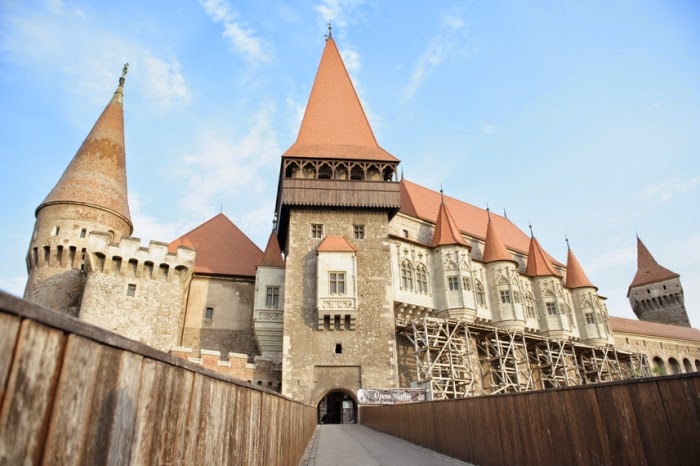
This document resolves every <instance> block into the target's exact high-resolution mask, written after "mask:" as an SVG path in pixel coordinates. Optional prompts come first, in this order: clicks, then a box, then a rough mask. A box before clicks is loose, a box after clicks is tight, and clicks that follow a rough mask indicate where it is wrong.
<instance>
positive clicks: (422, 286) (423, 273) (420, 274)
mask: <svg viewBox="0 0 700 466" xmlns="http://www.w3.org/2000/svg"><path fill="white" fill-rule="evenodd" d="M416 291H417V292H418V293H424V294H428V270H427V269H426V268H425V266H424V265H423V264H418V267H416Z"/></svg>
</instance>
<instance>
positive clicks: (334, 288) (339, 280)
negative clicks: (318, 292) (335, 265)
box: [329, 272, 345, 295]
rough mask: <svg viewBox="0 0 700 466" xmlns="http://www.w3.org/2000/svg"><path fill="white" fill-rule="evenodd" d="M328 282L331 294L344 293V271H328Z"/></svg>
mask: <svg viewBox="0 0 700 466" xmlns="http://www.w3.org/2000/svg"><path fill="white" fill-rule="evenodd" d="M329 283H330V292H331V294H341V295H342V294H345V272H330V276H329Z"/></svg>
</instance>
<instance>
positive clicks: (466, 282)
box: [462, 277, 472, 291]
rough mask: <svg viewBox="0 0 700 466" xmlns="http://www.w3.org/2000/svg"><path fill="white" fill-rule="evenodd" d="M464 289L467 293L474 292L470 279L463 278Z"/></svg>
mask: <svg viewBox="0 0 700 466" xmlns="http://www.w3.org/2000/svg"><path fill="white" fill-rule="evenodd" d="M462 288H464V289H465V290H466V291H471V290H472V282H471V281H470V280H469V277H463V278H462Z"/></svg>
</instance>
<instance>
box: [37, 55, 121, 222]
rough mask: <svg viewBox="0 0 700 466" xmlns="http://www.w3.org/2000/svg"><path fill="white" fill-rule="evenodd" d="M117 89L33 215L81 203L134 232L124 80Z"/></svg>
mask: <svg viewBox="0 0 700 466" xmlns="http://www.w3.org/2000/svg"><path fill="white" fill-rule="evenodd" d="M126 70H127V65H125V66H124V72H123V74H122V77H121V78H120V79H119V86H118V87H117V90H116V91H115V92H114V96H113V97H112V99H111V100H110V101H109V103H108V104H107V106H106V107H105V109H104V110H103V111H102V114H101V115H100V117H99V118H98V119H97V122H95V126H93V127H92V130H91V131H90V133H89V134H88V135H87V137H86V138H85V141H83V144H82V145H81V146H80V148H79V149H78V152H77V153H76V154H75V156H74V157H73V160H71V162H70V164H69V165H68V168H66V171H65V172H63V175H62V176H61V179H60V180H58V183H57V184H56V186H54V188H53V189H52V190H51V192H50V193H49V195H48V196H46V199H44V202H42V203H41V205H39V207H37V209H36V213H38V212H39V210H41V209H42V208H43V207H45V206H48V205H51V204H81V205H86V206H91V207H96V208H98V209H103V210H106V211H109V212H112V213H113V214H116V215H117V216H119V217H122V218H123V219H124V220H125V221H126V222H127V223H128V224H129V228H130V230H131V231H129V234H131V232H132V231H133V224H132V223H131V214H130V213H129V203H128V200H127V189H126V154H125V151H124V109H123V104H122V102H123V97H124V81H125V75H126Z"/></svg>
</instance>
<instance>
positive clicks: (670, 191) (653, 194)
mask: <svg viewBox="0 0 700 466" xmlns="http://www.w3.org/2000/svg"><path fill="white" fill-rule="evenodd" d="M698 185H700V176H694V177H691V178H685V179H683V178H670V179H667V180H665V181H662V182H660V183H657V184H654V185H650V186H647V187H646V188H644V190H642V192H641V193H640V194H641V196H642V197H644V198H650V199H655V200H660V201H668V200H669V199H671V198H672V197H673V196H675V195H676V194H681V193H685V192H688V191H690V190H692V189H695V187H696V186H698Z"/></svg>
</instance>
